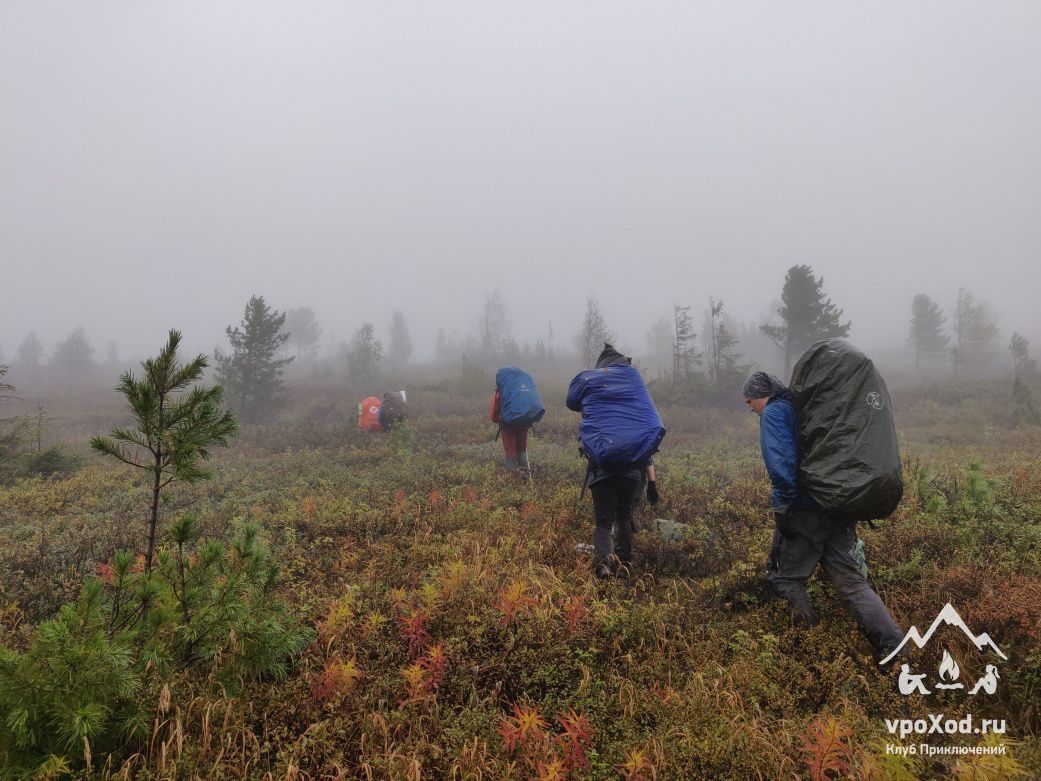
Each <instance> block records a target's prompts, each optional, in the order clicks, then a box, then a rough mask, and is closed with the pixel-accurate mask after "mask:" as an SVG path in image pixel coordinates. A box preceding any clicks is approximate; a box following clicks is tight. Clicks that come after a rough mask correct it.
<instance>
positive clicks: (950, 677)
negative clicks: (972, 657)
mask: <svg viewBox="0 0 1041 781" xmlns="http://www.w3.org/2000/svg"><path fill="white" fill-rule="evenodd" d="M960 674H961V670H960V669H959V667H958V663H957V662H956V661H954V657H953V656H951V654H950V652H949V651H948V650H947V649H946V648H944V649H943V661H941V662H940V678H941V679H942V680H943V681H945V683H938V684H936V688H937V689H964V688H965V685H964V684H962V683H959V682H958V676H959V675H960ZM947 681H950V683H946V682H947Z"/></svg>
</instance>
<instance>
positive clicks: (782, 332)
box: [759, 265, 850, 377]
mask: <svg viewBox="0 0 1041 781" xmlns="http://www.w3.org/2000/svg"><path fill="white" fill-rule="evenodd" d="M777 314H778V315H780V317H781V323H780V324H779V325H774V324H772V323H768V324H766V325H762V326H760V327H759V330H760V331H762V332H763V333H764V334H766V335H767V336H769V337H770V338H771V339H772V340H773V341H774V343H775V344H776V345H777V346H778V347H779V348H780V349H782V350H783V351H784V374H785V376H786V377H787V376H788V373H789V371H790V370H791V366H792V359H793V358H795V356H796V355H797V354H799V353H801V352H802V351H803V350H805V349H806V348H807V347H809V346H810V345H811V344H813V343H814V342H816V341H818V340H820V339H830V338H833V337H844V336H848V335H849V327H850V322H849V321H848V320H847V321H846V322H845V323H843V322H842V319H841V318H842V310H841V309H839V308H838V307H836V306H835V305H834V304H833V303H831V299H830V298H828V297H827V296H826V295H825V294H824V277H819V278H815V277H814V276H813V269H812V268H810V267H809V266H807V265H798V266H792V267H791V268H790V269H788V273H787V275H785V278H784V288H783V289H782V290H781V305H780V306H779V307H778V308H777Z"/></svg>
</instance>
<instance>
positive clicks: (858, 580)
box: [742, 372, 903, 658]
mask: <svg viewBox="0 0 1041 781" xmlns="http://www.w3.org/2000/svg"><path fill="white" fill-rule="evenodd" d="M742 392H743V394H744V397H745V403H746V404H747V405H748V406H749V407H750V408H751V409H752V411H753V412H755V413H756V414H757V415H758V416H759V444H760V448H761V450H762V454H763V461H764V463H765V464H766V471H767V473H768V474H769V476H770V483H771V484H772V486H773V491H772V493H771V494H770V508H771V510H773V516H774V539H773V545H772V546H771V548H770V555H769V558H768V559H767V564H766V578H767V581H768V582H769V584H770V589H771V590H772V591H773V593H774V594H775V595H777V596H779V597H782V598H783V599H785V600H786V601H787V602H788V604H789V606H790V607H791V609H792V614H793V616H794V618H795V621H796V623H797V624H799V625H800V626H814V625H816V624H817V622H818V620H819V619H818V617H817V614H816V612H815V611H814V609H813V606H812V605H811V604H810V599H809V595H808V594H807V592H806V581H807V580H809V577H810V575H812V574H813V571H814V570H815V569H816V568H817V564H818V563H819V564H820V565H821V569H823V570H824V574H825V575H826V576H827V578H828V580H830V581H831V583H832V585H833V586H834V588H835V592H836V594H837V595H838V597H839V599H840V600H842V603H843V604H844V605H845V606H846V608H847V609H848V610H849V611H850V612H851V613H852V614H853V615H854V617H855V618H856V620H857V622H858V623H859V624H860V626H861V628H862V629H863V630H864V633H865V634H866V635H867V637H868V640H869V641H870V642H871V644H872V646H874V648H875V652H876V654H878V656H879V658H884V657H885V656H886V655H887V654H888V652H889V651H890V650H892V649H893V648H895V647H896V646H897V645H899V644H900V641H901V640H903V633H902V632H901V631H900V627H898V626H897V624H896V622H895V621H894V620H893V617H892V616H891V615H890V614H889V611H888V610H887V609H886V606H885V605H884V604H883V603H882V600H881V599H880V598H879V596H878V594H876V593H875V591H874V589H872V588H871V584H869V583H868V581H867V578H866V577H865V576H864V573H863V572H862V571H861V568H860V564H859V562H858V561H857V553H856V548H857V532H856V524H840V523H837V522H836V521H834V520H832V519H831V518H830V517H828V515H827V514H825V513H824V511H823V510H822V509H821V508H820V506H819V505H818V504H817V503H816V502H815V501H814V500H813V497H811V496H809V495H808V494H807V493H805V492H804V491H802V490H801V489H800V487H799V480H798V474H799V419H798V416H797V414H796V411H795V405H794V403H793V400H792V395H791V393H789V391H788V389H787V388H786V387H785V386H784V384H783V383H782V382H781V381H780V380H779V379H777V378H776V377H774V376H773V375H772V374H767V373H766V372H755V373H754V374H752V375H751V376H750V377H749V378H748V380H747V381H746V382H745V385H744V388H743V390H742Z"/></svg>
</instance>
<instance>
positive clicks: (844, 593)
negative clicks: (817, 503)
mask: <svg viewBox="0 0 1041 781" xmlns="http://www.w3.org/2000/svg"><path fill="white" fill-rule="evenodd" d="M790 513H791V521H792V526H793V527H794V528H795V529H796V530H797V531H798V532H799V533H798V534H797V535H796V536H795V537H793V538H791V539H788V538H786V537H782V536H781V535H780V533H779V532H777V531H776V530H775V531H774V541H773V546H772V547H771V549H770V557H769V559H768V560H767V563H766V578H767V581H768V582H769V583H770V589H771V590H772V591H773V593H774V594H776V595H777V596H779V597H781V598H783V599H785V600H787V602H788V604H789V605H790V606H791V609H792V613H793V614H794V617H795V620H796V622H797V623H799V624H801V625H803V626H814V625H815V624H816V623H817V621H818V619H817V614H816V612H815V611H814V609H813V606H812V605H811V604H810V598H809V595H808V594H807V593H806V581H807V580H809V578H810V575H812V574H813V571H814V570H815V569H817V565H818V564H820V566H821V569H822V570H824V575H825V576H826V577H827V578H828V580H829V581H831V585H832V586H833V587H834V589H835V593H836V595H837V596H838V598H839V599H840V600H841V601H842V603H843V604H844V605H845V606H846V609H847V610H849V612H850V613H852V614H853V617H854V618H855V619H856V620H857V623H858V624H860V628H861V629H862V630H863V631H864V634H865V635H867V638H868V640H869V641H870V642H871V645H873V646H874V648H875V650H876V651H882V650H886V649H891V648H893V647H895V646H896V645H897V644H899V643H900V641H901V640H902V639H903V632H901V631H900V627H899V626H897V624H896V622H895V621H894V620H893V617H892V616H891V615H890V614H889V610H887V609H886V606H885V604H883V602H882V600H881V598H879V596H878V594H876V593H875V590H874V589H873V588H871V584H870V583H868V581H867V578H865V577H864V574H863V573H862V572H861V571H860V565H859V564H858V562H857V552H856V547H857V532H856V526H855V525H853V524H836V523H834V522H832V521H831V520H830V519H828V518H827V517H826V516H825V515H823V514H822V513H820V512H818V511H816V510H791V511H790Z"/></svg>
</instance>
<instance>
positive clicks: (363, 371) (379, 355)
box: [347, 323, 383, 382]
mask: <svg viewBox="0 0 1041 781" xmlns="http://www.w3.org/2000/svg"><path fill="white" fill-rule="evenodd" d="M382 360H383V343H382V342H380V340H379V339H377V338H376V331H375V328H374V327H373V325H372V323H362V325H361V328H359V329H358V330H357V331H356V332H355V333H354V338H353V339H352V340H351V344H350V347H349V348H348V351H347V372H348V375H349V376H350V378H351V382H367V381H369V380H371V379H373V378H374V377H375V376H376V373H377V372H378V371H379V366H380V361H382Z"/></svg>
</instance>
